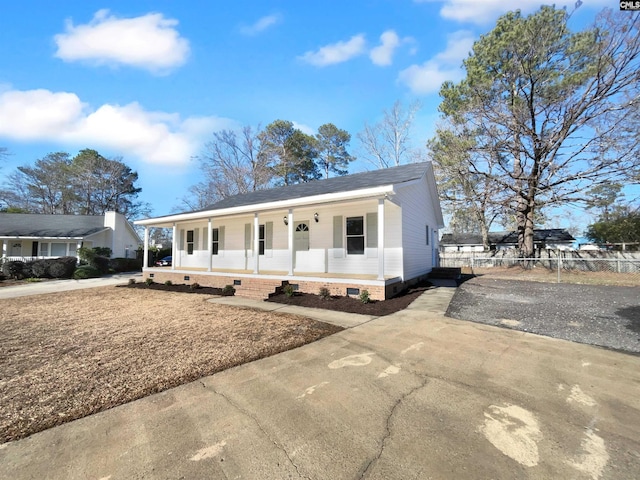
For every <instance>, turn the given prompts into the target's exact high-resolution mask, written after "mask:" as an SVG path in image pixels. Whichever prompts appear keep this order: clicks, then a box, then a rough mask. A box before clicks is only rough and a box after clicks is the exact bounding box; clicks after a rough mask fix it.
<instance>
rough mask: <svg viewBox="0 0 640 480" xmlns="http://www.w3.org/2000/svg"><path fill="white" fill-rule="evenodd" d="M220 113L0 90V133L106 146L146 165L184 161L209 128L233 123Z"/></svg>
mask: <svg viewBox="0 0 640 480" xmlns="http://www.w3.org/2000/svg"><path fill="white" fill-rule="evenodd" d="M234 127H236V124H235V122H233V121H231V120H229V119H225V118H220V117H189V118H186V119H181V118H180V116H179V115H178V114H170V113H164V112H150V111H147V110H145V109H144V108H143V107H142V106H140V105H139V104H138V103H136V102H134V103H130V104H127V105H124V106H121V105H111V104H105V105H102V106H100V107H99V108H97V109H91V108H90V106H89V105H88V104H86V103H84V102H82V101H81V100H80V99H79V98H78V96H77V95H75V94H74V93H67V92H51V91H49V90H44V89H40V90H26V91H19V90H7V91H4V92H0V137H6V138H9V139H12V140H17V141H49V142H54V143H57V144H62V145H73V146H77V147H81V148H85V147H87V146H88V147H91V148H96V149H97V148H106V149H109V150H112V151H115V152H117V153H118V154H119V155H123V156H124V157H127V156H134V157H137V158H139V159H140V160H142V161H143V162H147V163H150V164H166V165H169V164H174V165H179V164H184V163H186V162H188V161H189V159H190V158H191V157H192V156H193V155H195V154H197V152H198V150H199V149H200V148H201V147H202V145H203V143H204V141H205V139H206V137H207V136H208V135H210V134H211V132H213V131H215V130H220V129H222V128H234Z"/></svg>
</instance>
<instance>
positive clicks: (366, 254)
mask: <svg viewBox="0 0 640 480" xmlns="http://www.w3.org/2000/svg"><path fill="white" fill-rule="evenodd" d="M243 210H244V211H240V212H237V213H236V212H229V211H211V212H200V213H199V214H198V213H192V214H183V215H180V216H175V217H174V218H169V220H170V221H166V217H165V219H155V221H144V223H143V225H144V227H145V236H144V250H145V252H144V257H143V258H149V256H148V249H149V229H150V228H152V227H161V228H171V232H172V246H171V247H172V248H171V251H172V265H171V266H170V267H156V266H153V265H147V266H145V268H144V272H145V274H147V275H148V276H149V277H150V278H153V279H154V281H157V282H164V281H167V280H170V281H171V282H174V283H175V282H178V283H193V282H197V283H199V284H201V285H206V286H213V287H219V288H222V287H224V286H226V285H233V286H234V287H235V288H236V292H237V294H242V295H244V294H246V295H247V296H254V297H255V296H260V297H261V298H266V297H267V296H268V293H272V292H273V291H274V290H275V288H276V287H278V286H282V283H283V282H288V283H289V284H292V285H294V288H297V289H298V290H299V291H301V292H307V293H316V294H317V293H318V291H319V289H320V288H323V287H324V288H328V289H329V290H330V291H331V293H332V294H333V295H345V294H357V293H359V292H360V291H362V290H367V291H368V292H369V294H370V295H371V298H373V299H378V300H382V299H385V298H387V297H388V296H391V295H393V293H397V291H398V288H399V287H400V284H401V283H402V280H403V279H402V248H401V245H402V244H401V239H402V234H401V229H400V228H399V225H400V224H401V209H400V207H399V206H398V205H395V204H394V203H392V202H391V201H390V200H389V199H388V198H387V197H385V196H380V195H377V196H376V197H375V198H367V199H362V198H358V199H352V200H350V201H342V202H340V203H337V202H326V203H322V204H315V205H313V206H299V207H290V208H286V209H283V208H270V209H265V210H262V211H257V212H256V211H255V208H245V209H243ZM246 210H249V211H246ZM251 210H253V211H251ZM163 220H164V221H163ZM391 285H395V288H396V292H394V291H393V287H391ZM258 291H259V292H260V293H258ZM356 292H357V293H356Z"/></svg>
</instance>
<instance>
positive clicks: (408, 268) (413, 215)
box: [395, 179, 438, 280]
mask: <svg viewBox="0 0 640 480" xmlns="http://www.w3.org/2000/svg"><path fill="white" fill-rule="evenodd" d="M395 199H396V200H397V201H399V203H400V205H401V207H402V250H403V268H404V278H403V279H404V280H410V279H412V278H415V277H418V276H420V275H424V274H426V273H428V272H430V271H431V269H432V268H433V266H434V265H433V260H434V257H436V258H437V249H438V241H437V238H438V235H434V234H433V232H434V230H436V231H437V229H438V223H437V217H436V212H435V211H434V207H433V204H432V203H431V199H430V196H429V192H428V190H427V182H426V180H425V179H423V180H421V181H419V182H416V183H412V184H410V185H406V186H402V187H399V188H398V192H397V194H396V196H395ZM427 225H428V226H429V233H428V235H429V244H428V245H427V238H426V237H427V231H426V227H427ZM434 250H435V252H434Z"/></svg>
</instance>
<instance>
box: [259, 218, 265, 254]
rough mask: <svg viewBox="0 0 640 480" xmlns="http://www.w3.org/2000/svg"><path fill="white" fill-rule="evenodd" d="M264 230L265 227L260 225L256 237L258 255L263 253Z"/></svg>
mask: <svg viewBox="0 0 640 480" xmlns="http://www.w3.org/2000/svg"><path fill="white" fill-rule="evenodd" d="M265 232H266V229H265V228H264V225H260V230H259V234H258V237H259V238H258V254H259V255H264V244H265V240H266V236H265Z"/></svg>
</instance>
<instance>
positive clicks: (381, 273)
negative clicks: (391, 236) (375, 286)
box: [378, 198, 384, 280]
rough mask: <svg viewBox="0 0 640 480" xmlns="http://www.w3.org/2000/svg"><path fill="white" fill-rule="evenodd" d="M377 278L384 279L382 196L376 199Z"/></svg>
mask: <svg viewBox="0 0 640 480" xmlns="http://www.w3.org/2000/svg"><path fill="white" fill-rule="evenodd" d="M378 280H384V198H380V199H379V200H378Z"/></svg>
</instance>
